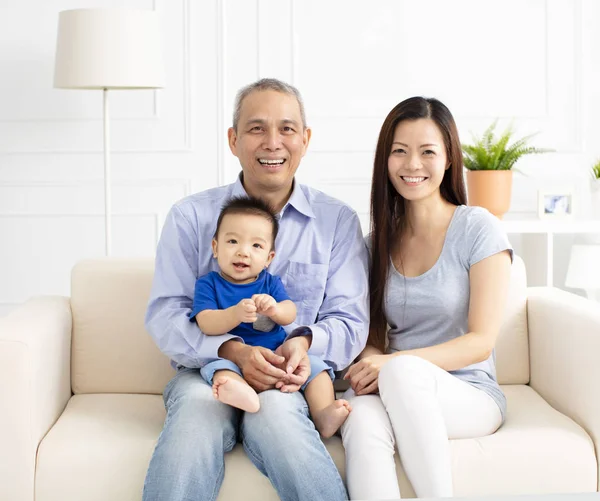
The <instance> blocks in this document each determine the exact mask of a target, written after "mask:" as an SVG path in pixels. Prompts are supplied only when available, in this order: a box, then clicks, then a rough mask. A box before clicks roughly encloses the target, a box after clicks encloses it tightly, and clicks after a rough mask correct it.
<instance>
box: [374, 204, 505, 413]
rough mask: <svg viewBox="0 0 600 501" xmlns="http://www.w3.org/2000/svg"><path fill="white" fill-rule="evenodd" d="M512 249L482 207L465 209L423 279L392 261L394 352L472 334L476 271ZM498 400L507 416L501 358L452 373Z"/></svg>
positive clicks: (388, 307) (388, 302)
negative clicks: (473, 273) (472, 286)
mask: <svg viewBox="0 0 600 501" xmlns="http://www.w3.org/2000/svg"><path fill="white" fill-rule="evenodd" d="M504 250H508V251H509V252H510V255H511V259H512V252H513V251H512V247H511V245H510V242H509V241H508V238H507V236H506V233H505V231H504V230H503V228H502V225H501V224H500V221H499V220H498V219H497V218H496V217H495V216H493V215H492V214H490V213H489V212H488V211H487V210H486V209H483V208H481V207H467V206H465V205H459V206H458V207H457V208H456V210H455V211H454V215H453V217H452V220H451V222H450V226H449V227H448V230H447V232H446V238H445V241H444V245H443V248H442V252H441V254H440V256H439V258H438V260H437V262H436V263H435V264H434V265H433V267H432V268H431V269H429V270H428V271H426V272H425V273H423V274H422V275H420V276H418V277H405V276H403V275H401V274H400V273H399V272H398V271H397V270H396V268H395V267H394V265H393V264H392V263H391V261H390V273H389V277H388V285H387V291H386V295H385V313H386V319H387V322H388V324H389V326H390V329H389V331H388V340H389V345H388V351H389V352H396V351H405V350H414V349H417V348H424V347H427V346H434V345H437V344H441V343H444V342H445V341H449V340H451V339H454V338H456V337H459V336H462V335H463V334H465V333H467V332H468V316H469V299H470V280H469V270H470V269H471V266H473V265H474V264H476V263H478V262H479V261H481V260H482V259H485V258H487V257H489V256H492V255H494V254H497V253H498V252H502V251H504ZM450 373H451V374H453V375H455V376H456V377H457V378H459V379H462V380H463V381H466V382H467V383H470V384H472V385H473V386H475V387H477V388H479V389H481V390H482V391H484V392H485V393H487V394H488V395H489V396H490V397H492V398H493V399H494V400H495V401H496V403H497V404H498V407H500V411H501V413H502V416H503V417H504V415H505V413H506V398H505V396H504V394H503V393H502V390H501V389H500V387H499V386H498V382H497V380H496V355H495V352H493V353H492V354H491V355H490V357H489V358H488V359H487V360H484V361H483V362H479V363H475V364H473V365H470V366H468V367H463V368H462V369H459V370H456V371H451V372H450Z"/></svg>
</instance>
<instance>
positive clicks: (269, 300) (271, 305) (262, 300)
mask: <svg viewBox="0 0 600 501" xmlns="http://www.w3.org/2000/svg"><path fill="white" fill-rule="evenodd" d="M252 301H254V304H255V305H256V313H260V314H261V315H265V316H266V317H269V318H271V317H273V316H274V315H276V314H277V301H275V299H274V298H273V297H271V296H269V295H268V294H254V295H253V296H252Z"/></svg>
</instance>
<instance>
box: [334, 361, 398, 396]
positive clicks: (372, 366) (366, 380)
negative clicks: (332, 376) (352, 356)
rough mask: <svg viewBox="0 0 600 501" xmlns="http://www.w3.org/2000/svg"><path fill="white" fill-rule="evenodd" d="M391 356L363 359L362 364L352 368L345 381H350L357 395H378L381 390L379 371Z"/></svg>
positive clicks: (359, 363)
mask: <svg viewBox="0 0 600 501" xmlns="http://www.w3.org/2000/svg"><path fill="white" fill-rule="evenodd" d="M390 359H391V355H371V356H369V357H365V358H362V359H361V360H360V362H357V363H355V364H354V365H352V366H350V368H349V369H348V372H346V374H345V375H344V379H346V380H349V381H350V386H351V387H352V389H353V390H354V393H355V394H356V395H368V394H369V393H376V392H377V390H378V389H379V371H380V370H381V368H382V367H383V366H384V364H385V363H386V362H389V360H390Z"/></svg>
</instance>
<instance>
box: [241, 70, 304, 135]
mask: <svg viewBox="0 0 600 501" xmlns="http://www.w3.org/2000/svg"><path fill="white" fill-rule="evenodd" d="M263 90H274V91H277V92H282V93H283V94H288V95H290V96H293V97H295V98H296V101H298V106H300V116H301V117H302V126H303V127H304V128H305V129H306V113H305V112H304V103H303V101H302V96H301V95H300V92H299V91H298V89H296V87H294V86H293V85H290V84H287V83H285V82H282V81H281V80H278V79H276V78H262V79H260V80H257V81H256V82H254V83H251V84H250V85H246V87H242V88H241V89H240V90H239V91H238V93H237V95H236V96H235V103H234V106H233V129H234V130H235V131H237V127H238V123H239V121H240V114H241V113H242V104H243V102H244V99H246V97H248V95H250V94H251V93H252V92H254V91H263Z"/></svg>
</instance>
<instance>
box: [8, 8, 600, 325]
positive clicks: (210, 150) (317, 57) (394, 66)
mask: <svg viewBox="0 0 600 501" xmlns="http://www.w3.org/2000/svg"><path fill="white" fill-rule="evenodd" d="M98 6H128V7H137V8H149V9H156V10H157V11H159V12H160V14H161V16H162V19H163V24H164V31H165V40H166V54H167V57H166V61H167V87H166V88H165V89H164V90H161V91H157V92H154V91H121V92H113V93H112V94H111V114H112V121H111V132H112V148H113V151H112V167H113V210H114V213H115V216H114V222H113V230H114V236H113V253H114V255H116V256H151V255H152V254H153V252H154V248H155V245H156V241H157V238H158V235H159V233H160V229H161V225H162V222H163V219H164V216H165V213H166V211H168V209H169V207H170V206H171V204H172V203H173V202H175V201H176V200H178V199H179V198H181V197H183V196H185V195H187V194H189V193H192V192H195V191H198V190H203V189H206V188H209V187H213V186H216V185H218V184H222V183H225V182H230V181H232V180H233V179H234V178H235V176H236V174H237V172H238V170H239V165H238V164H237V161H236V159H235V158H234V157H232V156H231V154H230V153H229V150H228V148H227V144H226V129H227V127H228V126H229V124H230V121H231V111H232V101H233V98H234V95H235V92H236V90H237V89H238V88H239V87H241V86H242V85H244V84H246V83H249V82H251V81H253V80H255V79H257V78H259V77H265V76H275V77H279V78H282V79H284V80H287V81H289V82H291V83H293V84H295V85H297V86H298V87H299V89H300V91H301V92H302V93H303V95H304V98H305V101H306V107H307V113H308V121H309V124H310V125H311V126H312V128H313V140H312V143H311V147H310V151H309V153H308V154H307V156H306V158H305V160H304V161H303V163H302V166H301V169H300V171H299V173H298V177H299V179H300V180H301V181H302V182H306V183H309V184H311V185H313V186H315V187H317V188H321V189H323V190H325V191H327V192H329V193H331V194H332V195H334V196H337V197H339V198H341V199H343V200H345V201H347V202H349V203H350V204H351V205H352V206H353V207H354V208H355V209H356V210H357V211H358V212H359V213H360V214H361V217H362V221H363V229H364V230H365V231H366V230H367V229H368V196H369V183H370V174H371V162H372V156H373V150H374V147H375V142H376V138H377V133H378V131H379V127H380V125H381V122H382V121H383V118H384V117H385V115H386V114H387V112H388V111H389V110H390V109H391V108H392V107H393V106H394V105H395V104H396V103H398V102H399V101H401V100H403V99H404V98H406V97H409V96H411V95H417V94H421V95H429V96H435V97H438V98H439V99H441V100H442V101H444V102H445V103H446V104H447V105H448V106H449V108H450V109H451V110H452V112H453V113H454V115H455V118H456V120H457V123H458V125H459V130H460V133H461V136H462V139H463V141H465V140H468V139H469V134H470V132H471V131H473V132H481V131H482V130H483V129H484V128H485V127H486V126H487V125H488V124H489V123H490V122H491V121H492V120H493V119H494V118H496V117H500V126H504V125H506V124H508V123H509V121H510V120H514V123H515V125H516V127H517V129H518V132H519V133H522V134H527V133H530V132H535V131H540V134H539V136H537V137H536V140H535V144H536V145H537V146H543V147H550V148H554V149H555V150H557V152H556V153H555V154H551V155H541V156H532V157H529V158H526V159H524V160H523V161H522V162H521V163H520V168H521V169H522V170H524V171H526V172H527V174H528V177H520V176H517V177H515V186H514V195H513V201H512V209H511V213H510V214H509V217H530V216H531V217H535V211H536V203H537V199H536V192H537V189H538V188H547V187H552V186H557V185H558V186H561V187H563V186H565V185H571V186H573V187H574V188H575V189H576V193H577V196H578V201H579V202H580V203H579V204H578V209H579V212H580V215H582V216H583V215H585V211H586V209H587V204H588V199H587V196H586V188H587V184H586V175H587V174H586V170H587V168H588V166H589V165H591V162H592V160H594V159H595V158H597V157H600V142H599V141H598V138H599V137H600V125H599V124H598V122H597V120H596V117H597V116H598V111H599V110H600V92H598V88H600V65H599V63H598V61H600V32H598V30H597V23H596V20H597V19H600V2H596V1H595V0H573V1H568V2H567V1H564V0H546V1H544V0H502V1H500V0H496V1H492V0H485V1H481V0H452V1H451V2H449V1H447V0H426V1H416V0H414V1H409V0H405V1H399V0H377V1H375V0H374V1H371V2H365V1H362V0H328V1H323V0H223V1H217V0H168V1H167V0H154V1H152V0H129V1H117V0H95V1H94V0H72V1H67V0H56V1H53V2H46V1H43V0H23V1H21V2H13V1H11V0H1V4H0V64H1V65H2V70H1V74H2V78H1V79H0V314H2V312H6V311H8V310H10V309H11V308H13V307H14V305H16V304H18V303H21V302H22V301H24V300H26V299H27V298H28V297H30V296H31V295H35V294H64V295H68V294H69V270H70V268H71V267H72V265H73V264H74V263H75V262H76V261H77V260H80V259H83V258H89V257H99V256H102V255H103V252H104V247H103V238H104V230H103V228H104V226H103V224H104V222H103V191H102V188H103V184H102V175H103V163H102V96H101V92H99V91H98V92H97V91H73V90H56V89H53V88H52V80H53V64H54V50H55V38H56V28H57V21H58V12H59V11H61V10H64V9H70V8H81V7H98ZM571 240H572V239H571ZM570 242H571V241H568V242H567V243H566V244H565V245H559V248H558V249H557V252H558V256H557V257H558V260H559V268H560V267H561V266H562V268H563V269H564V266H565V260H566V256H567V254H568V245H569V244H570Z"/></svg>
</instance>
